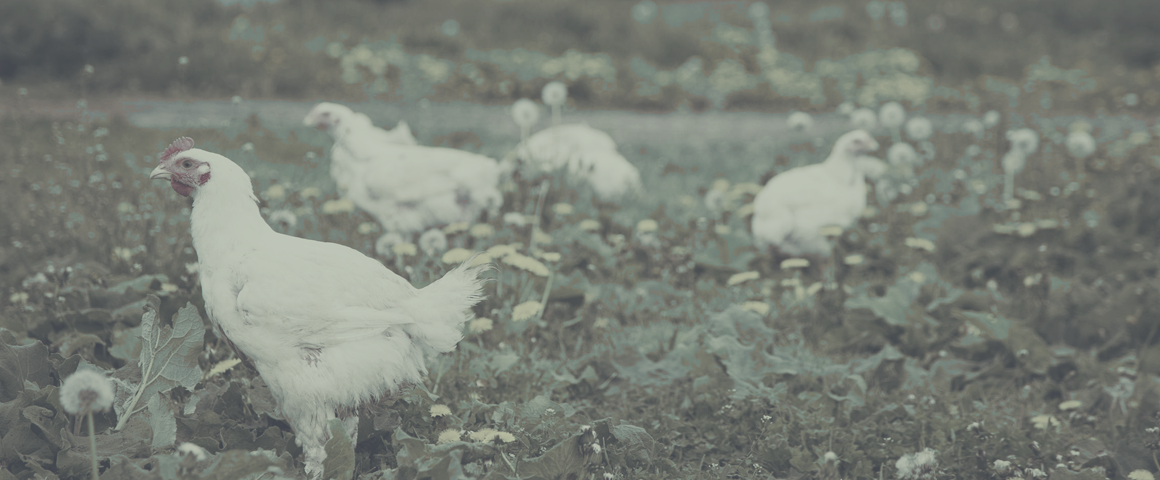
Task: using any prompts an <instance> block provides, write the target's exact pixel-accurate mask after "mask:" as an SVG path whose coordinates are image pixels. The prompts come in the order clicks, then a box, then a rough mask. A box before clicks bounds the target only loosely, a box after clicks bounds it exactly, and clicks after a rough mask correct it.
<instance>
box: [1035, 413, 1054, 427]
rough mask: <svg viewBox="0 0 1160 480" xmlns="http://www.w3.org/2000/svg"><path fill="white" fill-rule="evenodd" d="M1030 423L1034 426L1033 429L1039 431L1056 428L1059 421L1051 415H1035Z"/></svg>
mask: <svg viewBox="0 0 1160 480" xmlns="http://www.w3.org/2000/svg"><path fill="white" fill-rule="evenodd" d="M1031 423H1033V424H1035V428H1038V429H1040V430H1047V427H1058V426H1059V419H1057V418H1055V417H1053V416H1051V415H1046V414H1044V415H1036V416H1034V417H1031Z"/></svg>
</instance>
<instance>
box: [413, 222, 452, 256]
mask: <svg viewBox="0 0 1160 480" xmlns="http://www.w3.org/2000/svg"><path fill="white" fill-rule="evenodd" d="M419 248H421V249H423V253H426V254H427V256H429V257H434V256H435V254H437V253H443V252H444V251H445V250H447V235H446V234H444V233H443V230H440V229H438V228H432V229H430V230H427V231H426V232H423V234H422V235H420V236H419Z"/></svg>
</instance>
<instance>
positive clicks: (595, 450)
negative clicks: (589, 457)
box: [592, 443, 601, 455]
mask: <svg viewBox="0 0 1160 480" xmlns="http://www.w3.org/2000/svg"><path fill="white" fill-rule="evenodd" d="M600 450H601V448H600V444H599V443H593V444H592V453H595V454H597V455H600Z"/></svg>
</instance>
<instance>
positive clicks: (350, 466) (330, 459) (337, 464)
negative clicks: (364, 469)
mask: <svg viewBox="0 0 1160 480" xmlns="http://www.w3.org/2000/svg"><path fill="white" fill-rule="evenodd" d="M326 426H327V428H329V429H330V440H327V441H326V446H325V447H323V448H325V449H326V460H323V461H322V468H323V473H322V478H323V479H325V480H331V479H341V480H348V479H350V478H352V477H354V444H353V443H352V442H351V441H350V436H349V435H347V434H346V428H344V427H343V426H342V420H339V419H337V418H335V419H332V420H330V422H328V423H327V424H326Z"/></svg>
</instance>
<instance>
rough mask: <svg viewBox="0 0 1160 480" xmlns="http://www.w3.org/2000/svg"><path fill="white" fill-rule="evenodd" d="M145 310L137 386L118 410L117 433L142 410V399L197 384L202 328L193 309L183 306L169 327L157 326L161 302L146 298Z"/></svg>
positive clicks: (202, 339)
mask: <svg viewBox="0 0 1160 480" xmlns="http://www.w3.org/2000/svg"><path fill="white" fill-rule="evenodd" d="M148 300H149V308H147V311H146V312H145V315H144V316H143V317H142V318H141V342H142V345H141V358H140V360H139V361H138V366H139V367H140V369H141V382H140V383H139V384H137V387H136V390H135V393H134V394H133V395H131V396H130V397H129V398H128V399H127V400H126V401H125V403H124V406H123V407H122V408H121V409H119V410H120V411H119V412H118V413H119V416H120V420H119V422H118V423H117V430H120V429H121V428H124V426H125V422H127V421H128V419H129V417H132V416H133V414H134V413H136V412H137V411H138V410H140V409H142V408H145V407H144V405H142V403H143V402H142V399H145V401H148V400H147V399H149V398H151V397H152V396H153V395H154V394H157V393H163V392H168V391H169V390H171V389H173V387H176V386H178V385H180V386H182V387H185V388H186V389H188V390H193V387H194V386H196V385H197V382H198V381H199V380H201V375H202V373H201V367H200V366H198V363H197V357H198V355H200V354H201V350H202V344H203V341H204V337H205V326H204V324H203V323H202V320H201V316H200V315H198V313H197V307H194V306H193V304H190V303H186V305H185V306H184V307H182V308H181V310H178V312H177V314H176V315H174V316H173V327H172V328H170V327H169V326H168V325H160V324H159V323H158V322H157V310H158V308H159V306H160V304H161V300H160V299H158V298H157V297H156V296H153V295H150V296H149V297H148Z"/></svg>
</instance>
